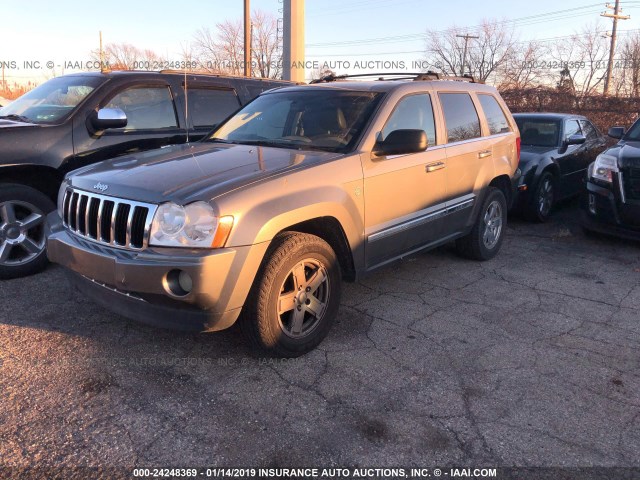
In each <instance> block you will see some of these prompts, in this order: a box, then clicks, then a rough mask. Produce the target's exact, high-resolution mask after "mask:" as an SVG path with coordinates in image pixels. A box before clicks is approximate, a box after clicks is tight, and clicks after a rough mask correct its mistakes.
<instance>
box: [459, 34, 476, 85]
mask: <svg viewBox="0 0 640 480" xmlns="http://www.w3.org/2000/svg"><path fill="white" fill-rule="evenodd" d="M456 37H458V38H464V52H463V54H462V73H460V75H461V76H464V66H465V64H466V63H467V44H468V43H469V40H471V39H478V38H480V37H476V36H473V35H469V34H468V33H467V34H465V35H456ZM469 70H471V69H469Z"/></svg>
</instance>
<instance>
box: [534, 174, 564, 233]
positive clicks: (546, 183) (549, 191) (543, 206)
mask: <svg viewBox="0 0 640 480" xmlns="http://www.w3.org/2000/svg"><path fill="white" fill-rule="evenodd" d="M556 185H557V182H556V177H555V176H554V175H553V174H552V173H551V172H543V173H542V175H541V176H540V180H538V184H537V185H536V189H535V190H534V191H533V192H532V195H531V198H530V199H529V204H528V206H527V217H528V218H529V219H530V220H533V221H534V222H538V223H544V222H546V221H547V220H549V215H550V214H551V209H552V208H553V203H554V201H555V196H556V195H555V193H556Z"/></svg>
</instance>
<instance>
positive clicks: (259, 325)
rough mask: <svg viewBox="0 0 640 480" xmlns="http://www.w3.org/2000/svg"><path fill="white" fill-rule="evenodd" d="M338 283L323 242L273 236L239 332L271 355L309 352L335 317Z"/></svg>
mask: <svg viewBox="0 0 640 480" xmlns="http://www.w3.org/2000/svg"><path fill="white" fill-rule="evenodd" d="M303 276H304V279H303V280H300V278H302V277H303ZM322 278H324V280H321V279H322ZM316 279H317V281H314V280H316ZM341 281H342V279H341V275H340V266H339V264H338V259H337V258H336V255H335V252H334V251H333V249H332V248H331V247H330V246H329V244H327V243H326V242H325V241H324V240H322V239H321V238H319V237H316V236H314V235H308V234H303V233H295V232H291V233H285V234H283V235H281V236H278V237H276V239H275V240H274V241H273V245H272V246H271V248H270V249H269V252H268V253H267V256H266V259H265V261H264V262H263V264H262V266H261V268H260V271H259V272H258V275H257V277H256V280H255V281H254V283H253V286H252V288H251V292H250V294H249V298H248V300H247V302H246V304H245V307H244V308H243V313H242V318H241V319H240V322H241V323H240V326H241V328H242V331H243V333H244V334H245V335H246V336H247V338H248V339H249V341H250V342H251V343H252V344H253V345H254V346H257V347H259V348H261V349H263V350H265V351H266V352H267V353H268V354H270V355H273V356H277V357H284V358H291V357H298V356H300V355H303V354H305V353H307V352H309V351H311V350H313V349H314V348H315V347H316V346H317V345H318V344H319V343H320V342H321V341H322V340H323V339H324V337H326V335H327V333H328V332H329V329H330V328H331V325H332V324H333V321H334V320H335V317H336V315H337V313H338V307H339V305H340V292H341ZM318 310H320V311H319V312H318ZM314 312H315V314H314Z"/></svg>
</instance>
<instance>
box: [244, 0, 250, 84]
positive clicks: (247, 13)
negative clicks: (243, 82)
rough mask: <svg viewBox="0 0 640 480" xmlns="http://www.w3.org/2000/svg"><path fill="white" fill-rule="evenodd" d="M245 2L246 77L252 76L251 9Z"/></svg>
mask: <svg viewBox="0 0 640 480" xmlns="http://www.w3.org/2000/svg"><path fill="white" fill-rule="evenodd" d="M249 3H250V2H249V0H244V76H245V77H250V76H251V7H250V6H249Z"/></svg>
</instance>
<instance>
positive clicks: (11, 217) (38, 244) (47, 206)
mask: <svg viewBox="0 0 640 480" xmlns="http://www.w3.org/2000/svg"><path fill="white" fill-rule="evenodd" d="M54 208H55V206H54V204H53V202H52V201H51V200H50V199H49V198H48V197H47V196H46V195H44V194H43V193H41V192H39V191H38V190H35V189H33V188H31V187H27V186H25V185H15V184H2V185H0V278H3V279H7V278H17V277H24V276H26V275H31V274H34V273H37V272H39V271H41V270H43V269H44V267H45V266H46V265H47V255H46V253H45V232H44V224H45V217H46V214H47V213H49V212H50V211H52V210H53V209H54Z"/></svg>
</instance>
